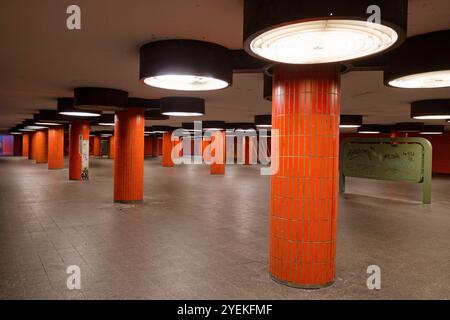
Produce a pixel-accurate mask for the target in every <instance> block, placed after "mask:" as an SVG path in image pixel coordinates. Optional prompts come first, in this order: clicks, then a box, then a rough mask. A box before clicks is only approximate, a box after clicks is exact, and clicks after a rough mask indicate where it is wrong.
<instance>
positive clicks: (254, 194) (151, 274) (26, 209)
mask: <svg viewBox="0 0 450 320" xmlns="http://www.w3.org/2000/svg"><path fill="white" fill-rule="evenodd" d="M91 166H92V170H91V180H90V181H89V182H84V183H83V182H69V181H67V178H66V177H67V175H68V173H67V170H62V171H48V170H47V169H46V166H45V165H34V164H32V163H31V162H29V161H27V160H23V159H20V158H0V178H1V183H0V298H3V299H5V298H6V299H21V298H25V299H85V298H87V299H105V298H106V299H117V298H122V299H170V298H178V299H255V298H258V299H259V298H264V299H279V298H283V299H346V298H349V299H359V298H361V299H366V298H368V299H403V298H406V299H428V298H437V299H448V298H449V297H450V272H449V270H450V177H447V178H445V177H437V178H435V179H434V182H433V190H434V203H433V205H431V206H424V205H422V204H421V203H420V198H421V194H420V186H419V185H410V184H398V183H389V182H376V181H366V180H356V179H349V181H348V190H347V191H348V194H346V195H345V196H344V197H341V199H340V210H339V211H340V219H339V239H338V253H337V254H338V262H337V268H338V270H337V271H338V279H337V282H336V284H335V285H334V286H333V287H331V288H328V289H324V290H318V291H302V290H296V289H291V288H287V287H284V286H281V285H278V284H276V283H274V282H272V281H271V280H270V279H269V276H268V271H267V254H268V214H269V213H268V203H269V178H267V177H261V176H259V174H258V169H257V168H255V167H229V168H227V170H228V172H227V176H226V177H213V176H210V175H209V171H208V167H204V166H190V167H187V166H184V167H176V168H173V169H164V168H161V166H160V164H159V161H158V160H152V159H149V160H147V161H146V165H145V169H146V172H145V194H146V198H145V202H144V204H142V205H117V204H113V203H112V201H111V199H112V169H113V166H112V161H110V160H98V159H97V160H92V163H91ZM73 264H75V265H78V266H80V267H81V272H82V290H81V291H69V290H67V288H66V278H67V275H66V273H65V270H66V268H67V266H69V265H73ZM372 264H377V265H379V266H380V267H381V268H382V290H381V291H376V292H374V291H369V290H368V289H367V288H366V277H367V275H366V268H367V267H368V266H369V265H372Z"/></svg>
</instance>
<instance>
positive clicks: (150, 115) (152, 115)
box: [145, 109, 170, 121]
mask: <svg viewBox="0 0 450 320" xmlns="http://www.w3.org/2000/svg"><path fill="white" fill-rule="evenodd" d="M169 119H170V117H169V116H165V115H163V114H162V113H161V109H152V110H148V111H146V112H145V120H153V121H164V120H169Z"/></svg>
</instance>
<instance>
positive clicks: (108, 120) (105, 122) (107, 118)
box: [96, 114, 116, 127]
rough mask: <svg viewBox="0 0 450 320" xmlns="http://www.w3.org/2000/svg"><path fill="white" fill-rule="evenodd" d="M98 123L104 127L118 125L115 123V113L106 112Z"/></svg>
mask: <svg viewBox="0 0 450 320" xmlns="http://www.w3.org/2000/svg"><path fill="white" fill-rule="evenodd" d="M96 123H97V124H98V125H99V126H103V127H114V126H115V125H116V123H115V117H114V115H113V114H104V115H102V116H101V117H100V118H99V119H98V120H97V121H96Z"/></svg>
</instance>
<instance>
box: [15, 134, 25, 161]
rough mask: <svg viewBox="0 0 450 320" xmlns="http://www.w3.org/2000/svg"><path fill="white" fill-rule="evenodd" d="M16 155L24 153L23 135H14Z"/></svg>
mask: <svg viewBox="0 0 450 320" xmlns="http://www.w3.org/2000/svg"><path fill="white" fill-rule="evenodd" d="M13 140H14V156H15V157H18V156H21V155H22V142H23V139H22V137H21V135H14V138H13Z"/></svg>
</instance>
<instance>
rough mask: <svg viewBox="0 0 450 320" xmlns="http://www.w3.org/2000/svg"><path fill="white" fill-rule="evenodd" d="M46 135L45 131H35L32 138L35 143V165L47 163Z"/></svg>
mask: <svg viewBox="0 0 450 320" xmlns="http://www.w3.org/2000/svg"><path fill="white" fill-rule="evenodd" d="M47 139H48V133H47V130H39V131H36V134H35V136H34V138H33V140H34V143H35V149H34V152H35V160H36V163H37V164H43V163H47V162H48V140H47Z"/></svg>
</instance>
